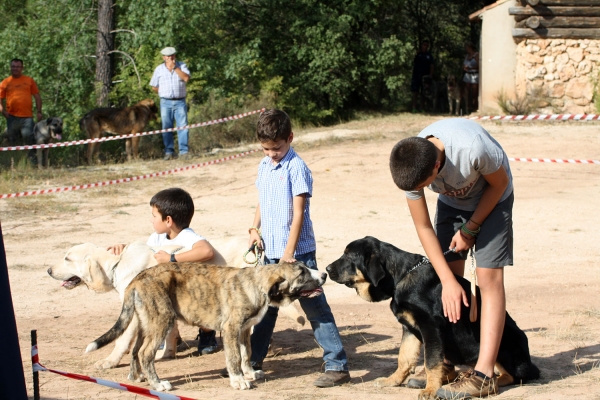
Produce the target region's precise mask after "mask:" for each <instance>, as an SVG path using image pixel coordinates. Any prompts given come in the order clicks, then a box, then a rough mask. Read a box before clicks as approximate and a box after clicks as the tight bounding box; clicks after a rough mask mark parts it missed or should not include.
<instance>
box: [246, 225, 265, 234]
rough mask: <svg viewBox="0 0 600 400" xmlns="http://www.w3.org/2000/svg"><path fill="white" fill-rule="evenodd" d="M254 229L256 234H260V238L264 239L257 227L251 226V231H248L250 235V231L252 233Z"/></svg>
mask: <svg viewBox="0 0 600 400" xmlns="http://www.w3.org/2000/svg"><path fill="white" fill-rule="evenodd" d="M253 229H254V230H255V231H256V232H258V236H261V237H262V235H261V234H260V229H258V228H257V227H255V226H251V227H250V229H248V233H250V231H252V230H253Z"/></svg>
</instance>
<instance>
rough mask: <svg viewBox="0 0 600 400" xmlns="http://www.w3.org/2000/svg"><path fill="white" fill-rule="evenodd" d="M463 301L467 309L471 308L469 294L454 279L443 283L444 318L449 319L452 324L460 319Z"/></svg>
mask: <svg viewBox="0 0 600 400" xmlns="http://www.w3.org/2000/svg"><path fill="white" fill-rule="evenodd" d="M461 300H462V303H464V305H465V306H466V307H469V302H468V300H467V294H466V293H465V291H464V289H463V288H462V286H461V285H460V284H459V283H458V281H457V280H456V279H454V278H452V280H450V281H448V282H442V305H443V307H444V317H447V318H448V320H449V321H450V322H452V323H456V322H458V320H459V319H460V307H461Z"/></svg>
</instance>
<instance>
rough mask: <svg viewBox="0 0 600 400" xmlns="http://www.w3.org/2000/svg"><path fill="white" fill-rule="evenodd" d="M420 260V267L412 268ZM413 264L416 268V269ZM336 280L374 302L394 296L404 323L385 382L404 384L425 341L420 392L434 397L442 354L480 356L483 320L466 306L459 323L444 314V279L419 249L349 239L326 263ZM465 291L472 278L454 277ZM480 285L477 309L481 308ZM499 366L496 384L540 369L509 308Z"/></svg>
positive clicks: (462, 360)
mask: <svg viewBox="0 0 600 400" xmlns="http://www.w3.org/2000/svg"><path fill="white" fill-rule="evenodd" d="M415 266H417V267H416V268H414V267H415ZM413 268H414V269H413ZM326 270H327V272H328V273H329V277H330V278H331V279H332V280H334V281H335V282H338V283H341V284H344V285H346V286H348V287H350V288H353V289H355V290H356V292H357V294H358V295H359V296H360V297H362V298H363V299H365V300H367V301H370V302H377V301H383V300H387V299H390V298H391V299H392V302H391V304H390V306H391V309H392V312H393V313H394V315H395V316H396V318H397V319H398V322H400V323H401V324H402V341H401V343H400V352H399V355H398V369H397V370H396V372H394V373H393V374H392V375H391V376H390V377H389V378H385V379H380V380H379V383H381V384H382V385H384V386H400V384H401V383H402V382H404V380H405V379H406V377H407V376H408V375H409V373H411V371H414V369H415V367H416V363H417V360H418V358H419V352H420V349H421V344H423V345H424V349H425V369H426V371H427V385H426V387H425V389H424V390H423V391H422V392H421V396H420V398H421V397H424V398H434V397H435V393H436V391H437V390H438V389H439V388H440V387H441V386H442V378H443V373H442V370H443V361H444V357H445V358H446V359H447V360H448V361H450V362H451V363H452V364H454V365H475V363H476V362H477V358H478V356H479V334H480V331H479V321H480V318H481V316H480V313H479V311H478V317H477V321H475V322H471V321H470V320H469V308H467V307H465V306H464V305H463V306H462V309H461V316H462V318H461V319H460V320H459V321H458V322H457V323H455V324H453V323H451V322H449V321H448V318H446V317H444V313H443V308H442V300H441V299H442V284H441V282H440V280H439V278H438V276H437V274H436V272H435V270H434V269H433V266H432V265H431V264H430V263H429V261H428V260H427V259H426V258H424V257H423V256H422V255H419V254H412V253H408V252H405V251H403V250H400V249H398V248H397V247H394V246H392V245H391V244H389V243H385V242H381V241H379V240H378V239H376V238H374V237H370V236H367V237H365V238H363V239H359V240H355V241H353V242H351V243H350V244H348V246H347V247H346V249H345V250H344V254H343V255H342V256H341V257H340V258H339V259H338V260H336V261H334V262H333V263H331V264H330V265H329V266H327V268H326ZM456 278H457V280H458V282H459V283H460V284H461V285H462V287H463V289H464V290H465V292H466V293H470V291H471V289H470V283H469V281H467V280H466V279H464V278H462V277H458V276H457V277H456ZM480 299H481V296H480V294H479V288H477V303H478V304H477V306H478V307H477V310H481V300H480ZM496 369H497V370H498V371H499V372H500V375H499V377H498V386H506V385H510V384H519V383H524V382H527V381H528V380H531V379H537V378H539V376H540V371H539V370H538V368H537V367H536V366H535V365H534V364H533V363H532V362H531V357H530V354H529V344H528V341H527V336H526V335H525V332H523V331H522V330H521V329H520V328H519V327H518V326H517V324H516V323H515V321H514V320H513V319H512V318H511V317H510V315H508V313H506V321H505V325H504V333H503V335H502V341H501V343H500V350H499V352H498V359H497V362H496Z"/></svg>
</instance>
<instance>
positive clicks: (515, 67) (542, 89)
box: [469, 0, 600, 114]
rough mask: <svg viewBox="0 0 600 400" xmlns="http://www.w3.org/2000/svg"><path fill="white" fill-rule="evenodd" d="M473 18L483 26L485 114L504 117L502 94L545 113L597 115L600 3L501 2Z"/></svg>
mask: <svg viewBox="0 0 600 400" xmlns="http://www.w3.org/2000/svg"><path fill="white" fill-rule="evenodd" d="M469 18H470V19H471V21H477V20H481V21H482V34H481V43H480V49H481V50H480V88H479V90H480V93H479V104H480V110H479V112H480V113H484V114H489V113H500V112H501V110H500V107H499V106H498V104H497V96H498V94H499V92H500V91H503V92H504V93H505V95H506V96H507V97H508V98H515V97H516V96H525V95H527V96H529V98H531V99H533V98H535V99H536V100H537V104H538V110H537V112H540V113H545V114H552V113H571V114H579V113H595V112H596V108H595V105H594V94H595V92H596V84H597V81H598V73H599V68H600V29H599V28H600V1H598V0H520V1H517V0H500V1H497V2H496V3H494V4H491V5H490V6H487V7H485V8H483V9H481V10H479V11H477V12H475V13H473V14H471V15H470V16H469ZM509 27H510V29H508V28H509Z"/></svg>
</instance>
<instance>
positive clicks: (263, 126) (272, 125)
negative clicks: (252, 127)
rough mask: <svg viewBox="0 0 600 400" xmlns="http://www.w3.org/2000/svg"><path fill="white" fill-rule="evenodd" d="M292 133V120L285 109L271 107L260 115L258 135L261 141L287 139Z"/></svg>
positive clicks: (257, 126) (257, 125) (257, 128)
mask: <svg viewBox="0 0 600 400" xmlns="http://www.w3.org/2000/svg"><path fill="white" fill-rule="evenodd" d="M291 134H292V122H291V121H290V117H289V116H288V115H287V114H286V113H285V111H281V110H276V109H271V110H267V111H265V112H263V113H262V114H260V117H258V124H256V137H257V138H258V140H259V141H261V142H266V141H268V140H273V141H276V140H287V139H288V138H289V137H290V135H291Z"/></svg>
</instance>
